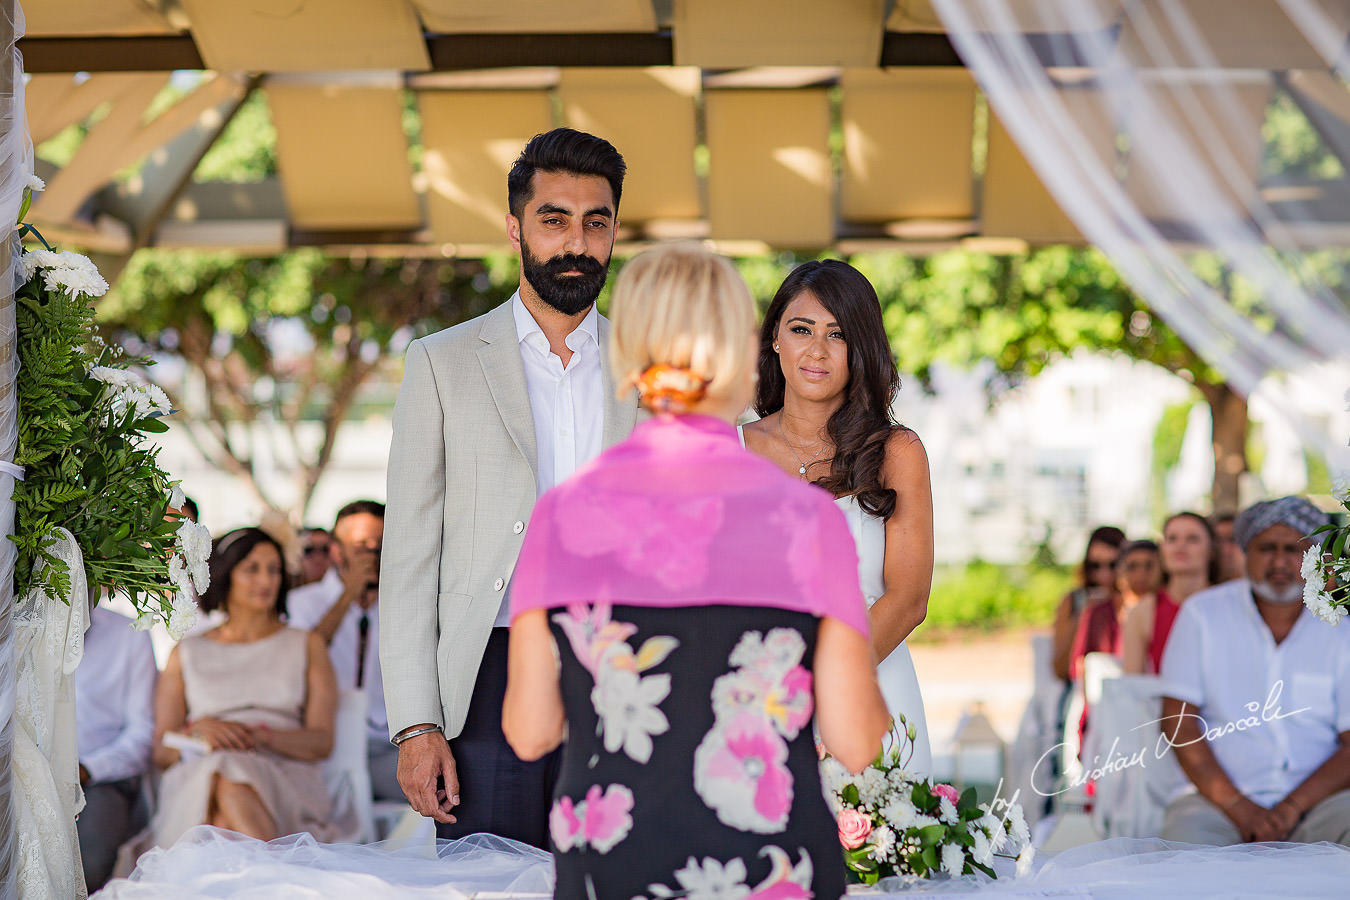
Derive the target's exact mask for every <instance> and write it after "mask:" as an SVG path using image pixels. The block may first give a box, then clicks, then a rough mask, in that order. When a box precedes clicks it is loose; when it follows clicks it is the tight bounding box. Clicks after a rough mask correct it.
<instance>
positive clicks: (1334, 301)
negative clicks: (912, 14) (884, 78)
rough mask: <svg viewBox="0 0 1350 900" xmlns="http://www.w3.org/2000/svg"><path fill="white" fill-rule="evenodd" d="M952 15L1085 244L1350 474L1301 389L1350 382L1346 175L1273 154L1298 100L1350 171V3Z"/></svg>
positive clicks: (1159, 1) (1071, 2)
mask: <svg viewBox="0 0 1350 900" xmlns="http://www.w3.org/2000/svg"><path fill="white" fill-rule="evenodd" d="M933 4H934V7H935V8H936V9H937V11H938V13H939V15H940V16H941V18H942V21H943V24H944V25H945V26H946V28H947V31H948V34H949V35H950V37H951V38H952V41H953V43H954V44H955V46H956V48H957V50H958V52H959V53H960V54H961V56H962V58H963V59H964V60H965V62H966V63H967V65H968V66H969V67H970V68H971V69H972V70H973V72H974V74H975V76H976V78H977V79H978V81H979V83H980V85H981V87H982V88H983V89H984V91H985V93H986V94H987V96H988V98H989V101H990V104H991V107H992V109H993V111H994V112H995V114H996V115H997V116H998V119H999V120H1000V121H1001V122H1002V124H1003V125H1004V126H1005V127H1006V128H1007V130H1008V132H1009V134H1010V135H1011V136H1012V137H1013V139H1014V140H1015V141H1016V143H1017V144H1018V146H1019V147H1020V149H1021V150H1022V152H1023V153H1024V154H1025V155H1026V157H1027V159H1028V161H1030V163H1031V164H1032V166H1033V167H1034V168H1035V170H1036V172H1037V174H1038V175H1039V176H1040V178H1041V180H1042V181H1043V182H1044V183H1045V185H1046V186H1047V187H1048V188H1049V190H1050V192H1051V193H1052V194H1053V195H1054V197H1055V199H1056V201H1057V202H1058V203H1059V205H1060V206H1061V208H1062V209H1063V210H1064V211H1065V212H1066V213H1067V214H1068V215H1069V217H1070V218H1071V219H1072V220H1073V221H1074V223H1075V224H1076V225H1077V226H1078V228H1079V229H1080V230H1081V231H1082V233H1083V235H1084V236H1085V237H1086V238H1087V239H1088V240H1090V241H1091V242H1092V243H1093V244H1095V245H1097V246H1098V247H1100V248H1102V249H1103V250H1104V251H1105V252H1106V253H1107V254H1108V255H1109V256H1110V258H1111V260H1112V262H1113V263H1114V264H1115V266H1116V267H1117V269H1119V271H1120V272H1121V273H1122V274H1123V275H1124V276H1125V278H1126V279H1128V280H1129V282H1130V283H1131V285H1133V287H1134V288H1135V289H1136V290H1137V291H1138V292H1139V294H1140V295H1141V296H1142V297H1143V298H1144V299H1145V300H1146V302H1147V303H1148V304H1149V305H1150V307H1152V308H1153V309H1154V310H1156V311H1157V312H1158V314H1159V315H1161V316H1162V317H1163V318H1164V319H1166V321H1167V322H1168V323H1169V324H1170V325H1171V326H1172V327H1173V328H1174V329H1175V330H1176V332H1177V333H1178V334H1179V335H1181V337H1182V338H1183V339H1184V340H1185V341H1186V342H1187V343H1188V344H1189V345H1190V346H1191V347H1192V348H1194V349H1195V350H1196V351H1197V352H1198V353H1199V354H1200V355H1201V356H1202V357H1203V358H1204V359H1206V360H1207V361H1208V362H1209V363H1210V364H1211V365H1213V366H1214V367H1215V368H1216V369H1218V370H1219V371H1220V372H1221V373H1223V374H1224V376H1225V377H1226V378H1227V380H1228V381H1229V383H1230V384H1232V385H1233V386H1234V387H1235V388H1236V389H1237V390H1238V391H1239V392H1240V393H1242V394H1244V395H1250V394H1252V393H1253V392H1254V391H1256V390H1257V388H1258V385H1261V384H1262V383H1263V381H1264V382H1265V388H1264V390H1265V391H1267V392H1271V393H1274V394H1275V397H1276V401H1277V402H1276V403H1275V404H1274V406H1275V408H1276V409H1277V410H1279V411H1281V412H1283V413H1284V414H1285V415H1286V416H1287V417H1288V418H1289V421H1290V423H1291V424H1292V425H1293V426H1294V427H1295V428H1297V429H1298V431H1299V434H1300V437H1301V438H1302V440H1303V441H1304V443H1305V444H1306V445H1308V446H1311V447H1315V448H1317V449H1318V450H1320V451H1321V452H1322V453H1323V455H1325V456H1326V457H1328V458H1329V459H1330V460H1331V461H1332V463H1333V467H1334V468H1336V469H1338V470H1340V471H1345V470H1346V469H1347V463H1348V462H1350V460H1347V458H1346V452H1345V447H1344V435H1343V434H1341V435H1338V436H1337V438H1334V439H1333V438H1332V437H1331V436H1330V435H1329V434H1328V433H1327V431H1328V428H1327V425H1326V423H1325V421H1317V420H1315V419H1309V418H1306V417H1304V416H1301V415H1299V413H1300V406H1301V403H1300V396H1299V390H1298V386H1299V385H1307V386H1308V387H1309V388H1310V389H1312V390H1314V391H1320V392H1321V396H1323V397H1325V396H1326V393H1325V392H1326V390H1327V379H1328V378H1330V379H1334V380H1335V383H1337V385H1338V386H1337V389H1336V390H1337V394H1339V392H1340V390H1341V389H1342V388H1344V387H1345V384H1343V383H1339V382H1341V381H1344V380H1345V379H1346V378H1347V377H1350V376H1347V374H1346V373H1347V372H1350V369H1347V367H1346V363H1347V359H1350V311H1348V309H1347V299H1348V298H1350V284H1347V282H1348V281H1350V279H1346V278H1345V277H1344V272H1343V269H1342V260H1343V259H1344V257H1345V255H1346V254H1345V251H1344V249H1343V248H1345V247H1346V246H1347V244H1350V235H1348V234H1347V231H1348V230H1350V229H1347V227H1346V225H1345V224H1344V222H1345V209H1346V208H1347V205H1348V204H1347V201H1348V200H1350V193H1348V192H1347V186H1346V185H1347V182H1346V180H1345V179H1344V178H1343V177H1341V176H1340V175H1337V174H1334V173H1333V174H1327V173H1325V172H1316V171H1311V170H1310V171H1307V172H1302V173H1297V172H1296V173H1293V174H1291V173H1288V172H1281V171H1278V169H1279V166H1278V165H1277V164H1276V162H1273V161H1271V160H1267V159H1265V158H1264V153H1265V142H1264V140H1263V137H1262V128H1263V126H1265V127H1269V124H1270V115H1271V111H1272V110H1273V109H1275V108H1276V107H1277V106H1278V107H1279V108H1280V109H1281V110H1283V113H1282V114H1284V115H1292V116H1302V117H1304V118H1305V119H1306V120H1307V122H1306V124H1307V126H1309V128H1308V132H1307V133H1315V134H1316V135H1317V136H1318V138H1320V140H1321V142H1322V144H1323V145H1324V146H1325V147H1326V148H1327V149H1328V150H1329V151H1330V152H1332V153H1338V154H1340V156H1341V162H1342V163H1344V162H1346V161H1347V160H1350V152H1347V149H1348V148H1350V141H1347V137H1350V124H1348V123H1350V111H1348V108H1350V93H1347V90H1346V86H1345V83H1344V82H1343V81H1341V80H1340V79H1339V78H1337V77H1336V76H1335V75H1334V74H1333V72H1335V71H1337V66H1340V67H1342V68H1341V69H1340V70H1339V72H1340V74H1341V75H1342V76H1343V75H1345V70H1344V66H1345V56H1344V52H1343V51H1344V47H1345V44H1346V36H1347V32H1350V7H1348V6H1347V5H1346V4H1344V3H1340V2H1332V0H1247V2H1244V3H1242V4H1241V5H1240V11H1239V9H1237V8H1235V6H1234V4H1232V3H1229V2H1225V0H1189V2H1164V0H933ZM1331 165H1332V166H1333V167H1334V166H1335V163H1332V164H1331ZM1343 168H1350V166H1344V167H1343ZM1338 220H1339V221H1338ZM1202 275H1203V276H1205V277H1202ZM1271 375H1278V376H1280V378H1277V379H1269V378H1268V376H1271ZM1281 382H1282V383H1283V385H1284V390H1283V391H1278V392H1274V391H1272V385H1273V384H1278V383H1281ZM1290 387H1293V388H1294V390H1293V391H1290V390H1289V388H1290ZM1325 414H1326V408H1325V404H1324V405H1323V409H1322V415H1323V416H1325Z"/></svg>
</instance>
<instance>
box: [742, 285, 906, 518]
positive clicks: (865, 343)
mask: <svg viewBox="0 0 1350 900" xmlns="http://www.w3.org/2000/svg"><path fill="white" fill-rule="evenodd" d="M808 290H809V291H810V292H811V293H812V294H814V295H815V297H816V299H817V300H819V301H820V303H821V305H822V306H824V307H825V308H826V309H827V310H829V312H830V314H831V315H832V316H834V318H835V320H836V321H837V322H838V323H839V327H840V329H841V330H842V331H843V332H844V342H845V344H846V345H847V348H848V387H847V389H846V391H845V394H844V402H843V403H842V404H840V406H839V409H838V410H836V411H835V413H834V415H832V416H830V420H829V422H827V423H826V426H825V429H826V432H827V433H828V434H829V436H830V440H831V441H833V442H834V460H833V462H832V463H831V464H830V472H829V474H828V475H826V476H825V477H823V478H818V479H816V481H815V483H816V484H818V485H820V486H821V487H823V488H824V489H825V490H827V491H829V492H830V493H832V494H834V495H836V496H844V495H848V494H855V495H857V498H858V505H859V506H861V507H862V508H863V509H864V510H866V511H867V512H869V513H871V514H872V515H874V516H879V517H881V518H883V519H888V518H890V516H891V513H893V512H895V502H896V498H895V491H894V490H892V489H890V488H887V487H885V486H883V485H882V483H881V468H882V465H883V464H884V463H885V461H886V440H887V438H889V437H890V435H891V429H892V428H893V427H895V425H896V423H895V422H894V420H892V418H891V402H892V401H893V400H894V399H895V395H896V392H897V391H899V390H900V374H899V373H898V372H897V371H896V369H895V362H894V360H893V359H892V357H891V347H890V343H889V342H888V341H887V339H886V328H885V325H884V324H883V322H882V320H881V303H880V301H878V300H877V292H876V290H874V289H873V287H872V284H871V282H869V281H868V280H867V279H866V278H865V277H863V274H862V273H861V272H859V271H858V270H857V269H855V268H853V267H852V266H850V265H849V264H848V263H846V262H843V261H842V260H838V259H824V260H816V261H813V262H808V263H803V264H802V265H800V266H798V267H797V268H795V269H793V270H792V271H791V272H790V273H789V274H788V277H787V278H786V279H785V280H784V281H783V284H782V286H780V287H779V288H778V293H776V294H774V297H773V302H772V303H770V304H769V308H768V310H767V311H766V312H765V313H764V324H763V326H762V327H761V328H760V334H759V387H758V389H757V391H756V394H755V411H756V412H757V413H759V415H760V417H761V418H763V417H764V416H767V415H769V414H770V413H774V412H777V411H778V410H780V409H782V408H783V393H784V391H785V389H786V380H785V379H784V377H783V369H782V366H781V364H780V363H779V359H778V354H777V353H775V352H774V349H773V341H774V335H775V334H777V332H778V323H779V322H780V321H781V320H782V318H783V310H785V309H787V306H788V304H789V303H791V302H792V301H793V300H795V299H796V298H797V296H798V295H799V294H801V293H802V292H803V291H808Z"/></svg>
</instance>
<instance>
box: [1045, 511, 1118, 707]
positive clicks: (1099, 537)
mask: <svg viewBox="0 0 1350 900" xmlns="http://www.w3.org/2000/svg"><path fill="white" fill-rule="evenodd" d="M1124 543H1125V532H1123V531H1121V530H1120V529H1119V528H1116V527H1115V526H1114V525H1102V526H1101V527H1099V528H1096V529H1093V532H1092V534H1091V535H1089V536H1088V543H1087V550H1086V551H1085V552H1084V554H1083V564H1082V566H1081V567H1080V568H1079V570H1078V577H1079V579H1080V580H1081V582H1082V583H1081V584H1080V585H1079V586H1078V587H1076V588H1074V589H1073V590H1071V591H1069V593H1067V594H1065V595H1064V599H1062V600H1060V601H1059V606H1058V607H1057V608H1056V609H1055V625H1054V645H1053V653H1052V660H1053V664H1054V668H1055V676H1056V677H1058V678H1060V679H1061V680H1063V681H1071V680H1073V673H1072V672H1070V668H1071V666H1070V661H1071V660H1072V659H1073V641H1074V637H1075V636H1077V634H1078V622H1079V619H1080V618H1081V617H1082V615H1083V610H1085V609H1087V608H1088V607H1089V606H1091V605H1092V604H1094V603H1100V602H1101V601H1103V600H1109V599H1110V597H1111V594H1112V593H1113V592H1114V591H1115V584H1116V558H1117V557H1119V556H1120V545H1121V544H1124Z"/></svg>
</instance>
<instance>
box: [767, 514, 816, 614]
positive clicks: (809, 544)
mask: <svg viewBox="0 0 1350 900" xmlns="http://www.w3.org/2000/svg"><path fill="white" fill-rule="evenodd" d="M769 524H771V525H776V526H778V527H779V528H780V529H781V530H782V532H783V537H784V540H783V541H782V547H783V561H784V562H785V563H786V564H787V571H788V574H789V575H791V576H792V580H793V581H795V582H796V583H797V586H798V587H799V588H801V589H802V590H803V591H806V592H808V593H809V592H811V591H814V590H815V589H816V588H817V587H818V586H819V584H820V579H821V558H820V548H819V547H818V546H817V542H816V539H817V537H818V535H819V529H820V523H819V510H818V509H817V508H815V507H814V506H812V505H811V504H809V503H806V502H804V501H802V500H800V499H797V500H784V501H783V502H782V503H780V504H779V505H778V508H777V509H776V510H774V511H773V513H771V514H770V515H769Z"/></svg>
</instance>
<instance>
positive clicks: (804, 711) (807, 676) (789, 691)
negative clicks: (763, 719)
mask: <svg viewBox="0 0 1350 900" xmlns="http://www.w3.org/2000/svg"><path fill="white" fill-rule="evenodd" d="M764 706H765V709H766V710H767V711H768V713H769V718H770V719H772V720H773V723H774V727H776V728H777V729H778V730H779V731H780V732H782V733H783V735H784V736H785V737H787V738H788V739H789V740H791V739H792V738H795V737H796V736H797V733H798V732H799V731H801V730H802V728H804V727H805V726H806V725H807V723H809V722H810V721H811V713H812V711H813V710H814V708H815V707H814V705H813V702H812V699H811V673H810V672H808V671H806V669H803V668H802V667H801V666H794V667H792V668H791V669H789V670H788V671H787V672H786V673H784V675H783V677H782V678H781V679H780V680H779V681H778V683H777V684H776V685H774V686H773V687H772V688H771V689H770V690H769V695H768V697H766V698H765V701H764Z"/></svg>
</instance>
